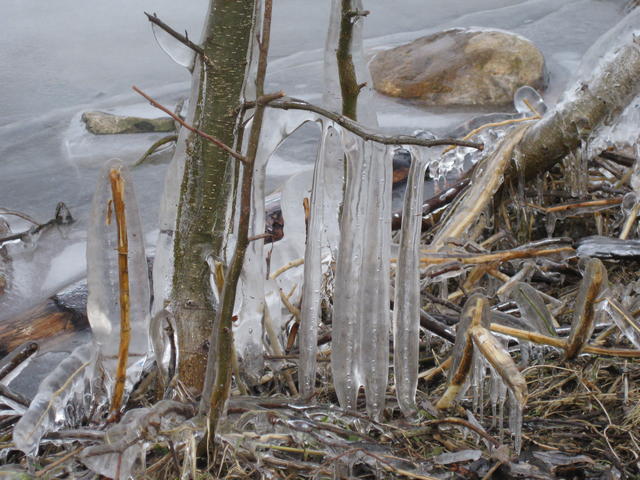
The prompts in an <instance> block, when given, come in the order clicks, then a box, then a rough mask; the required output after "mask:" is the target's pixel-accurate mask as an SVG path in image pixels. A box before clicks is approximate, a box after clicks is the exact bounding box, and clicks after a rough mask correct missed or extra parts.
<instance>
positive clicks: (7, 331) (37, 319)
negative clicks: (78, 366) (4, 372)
mask: <svg viewBox="0 0 640 480" xmlns="http://www.w3.org/2000/svg"><path fill="white" fill-rule="evenodd" d="M85 291H86V285H85ZM87 328H89V321H88V320H87V314H86V296H85V303H84V304H83V303H82V302H78V303H77V308H76V307H70V306H68V305H66V304H65V303H64V302H63V301H61V300H60V297H58V296H54V297H51V298H48V299H47V300H45V301H44V302H43V303H41V304H39V305H36V306H35V307H33V308H30V309H29V310H27V311H26V312H23V313H21V314H20V315H18V316H16V317H12V318H11V319H9V320H6V321H4V322H2V323H1V324H0V357H4V356H6V355H8V354H9V353H11V352H12V351H13V350H14V349H15V348H17V347H18V346H20V345H22V344H23V343H25V342H39V343H40V342H45V341H47V342H48V341H51V340H52V339H55V340H56V341H57V340H63V339H65V338H71V337H72V336H73V335H75V334H76V333H77V332H79V331H82V330H85V329H87Z"/></svg>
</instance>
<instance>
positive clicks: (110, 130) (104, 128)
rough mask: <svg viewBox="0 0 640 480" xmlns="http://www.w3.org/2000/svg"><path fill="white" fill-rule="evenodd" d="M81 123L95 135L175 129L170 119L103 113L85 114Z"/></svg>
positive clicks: (171, 130)
mask: <svg viewBox="0 0 640 480" xmlns="http://www.w3.org/2000/svg"><path fill="white" fill-rule="evenodd" d="M82 121H83V122H84V123H85V124H86V125H87V130H89V131H90V132H91V133H93V134H95V135H114V134H119V133H149V132H173V131H175V129H176V127H175V124H174V123H173V119H172V118H170V117H159V118H142V117H126V116H120V115H113V114H111V113H104V112H85V113H83V114H82Z"/></svg>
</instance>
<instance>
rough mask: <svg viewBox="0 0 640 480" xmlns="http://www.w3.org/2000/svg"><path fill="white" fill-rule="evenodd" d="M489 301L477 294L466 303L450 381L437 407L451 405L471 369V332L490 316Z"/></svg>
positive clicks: (455, 347) (443, 408)
mask: <svg viewBox="0 0 640 480" xmlns="http://www.w3.org/2000/svg"><path fill="white" fill-rule="evenodd" d="M488 311H489V302H488V301H487V299H486V297H484V296H483V295H480V294H475V295H472V296H471V297H469V300H467V302H466V303H465V304H464V308H463V310H462V313H461V315H460V322H459V323H458V326H457V331H456V343H455V345H454V347H453V353H452V358H453V363H452V365H451V368H450V369H449V382H448V385H447V390H446V391H445V392H444V394H443V395H442V397H441V398H440V400H439V401H438V403H437V404H436V407H437V408H439V409H442V410H445V409H447V408H449V407H450V406H451V404H452V403H453V401H454V400H455V398H456V396H457V395H458V392H460V390H461V389H462V386H463V385H464V382H465V380H466V379H467V377H468V376H469V372H470V371H471V364H472V362H473V341H472V338H471V332H472V330H473V327H475V326H482V323H483V317H485V323H486V318H487V317H488Z"/></svg>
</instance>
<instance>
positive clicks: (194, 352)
mask: <svg viewBox="0 0 640 480" xmlns="http://www.w3.org/2000/svg"><path fill="white" fill-rule="evenodd" d="M256 1H257V0H249V1H229V0H211V3H210V7H209V13H208V18H207V22H206V26H205V30H204V39H203V42H202V47H203V51H204V58H201V59H200V61H198V62H197V63H196V67H195V68H196V69H199V72H194V80H193V85H192V94H191V100H190V101H191V107H190V110H192V112H193V118H192V119H191V124H192V125H193V126H194V127H196V128H198V129H200V130H202V131H205V132H207V133H208V134H209V135H211V136H213V137H215V138H217V139H219V140H220V141H221V142H223V143H224V144H226V145H230V146H233V145H235V143H236V142H235V133H236V132H235V129H236V114H235V113H234V111H235V109H236V107H237V106H238V104H239V102H240V98H241V95H242V89H243V86H244V82H245V74H246V71H247V58H248V52H249V49H250V48H251V46H252V32H253V23H254V11H255V4H256ZM194 106H195V108H193V107H194ZM184 138H185V139H184V140H183V136H181V140H182V141H184V142H185V145H184V148H185V149H186V150H185V152H186V154H185V155H186V158H185V164H184V174H183V177H182V184H181V187H180V195H179V203H178V205H179V206H178V212H177V219H176V229H175V233H174V235H175V238H174V244H173V254H174V260H173V290H172V293H171V295H170V303H171V307H170V308H171V312H172V315H173V318H174V322H175V329H176V337H177V338H176V339H177V348H178V353H179V356H178V365H177V374H178V377H179V379H180V381H181V382H182V383H183V384H184V385H185V386H187V387H188V388H190V389H191V390H194V391H195V392H200V391H201V390H202V382H203V377H204V372H205V367H206V363H207V352H208V349H209V346H208V338H209V335H210V333H211V328H212V324H213V320H214V317H215V312H214V309H213V305H212V302H211V288H210V285H209V267H208V265H207V263H206V258H207V256H213V258H216V259H220V258H222V257H223V255H222V249H223V246H224V245H223V243H224V237H225V232H226V231H228V225H227V224H228V223H229V222H230V218H229V213H228V212H229V211H230V209H229V205H230V204H231V202H233V201H234V200H233V197H234V185H235V181H236V180H235V163H236V160H234V159H232V158H231V157H230V156H229V154H228V153H226V152H224V151H223V150H221V149H220V148H219V147H217V146H215V145H213V144H211V143H210V142H207V141H206V140H203V139H202V138H201V137H199V136H198V135H195V134H189V135H184ZM180 150H181V148H180V146H178V148H177V149H176V151H177V152H178V151H180Z"/></svg>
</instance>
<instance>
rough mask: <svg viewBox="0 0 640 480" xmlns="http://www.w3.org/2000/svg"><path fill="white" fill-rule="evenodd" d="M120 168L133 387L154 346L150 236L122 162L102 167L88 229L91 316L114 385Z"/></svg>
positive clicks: (108, 384)
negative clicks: (115, 180)
mask: <svg viewBox="0 0 640 480" xmlns="http://www.w3.org/2000/svg"><path fill="white" fill-rule="evenodd" d="M113 169H116V170H119V172H120V175H121V176H122V179H123V181H124V193H125V198H124V203H125V207H124V210H125V217H126V225H127V239H128V244H129V245H128V252H127V263H128V269H129V320H130V324H131V341H130V344H129V360H128V363H127V383H126V385H127V389H130V388H131V387H132V385H133V383H135V382H136V381H137V379H138V377H139V375H140V373H141V371H142V365H143V363H144V360H145V358H146V356H147V351H148V348H149V343H148V333H149V303H150V299H151V296H150V291H149V270H148V267H147V259H146V256H145V253H144V237H143V234H142V225H141V223H140V216H139V215H138V206H137V203H136V198H135V194H134V192H133V183H132V181H131V177H130V176H129V172H128V170H127V169H126V167H125V166H124V165H122V163H121V162H120V161H118V160H113V161H111V162H109V163H108V164H107V165H106V166H105V168H104V169H103V170H102V173H101V175H100V177H99V178H100V180H99V182H98V188H97V190H96V193H95V195H94V197H93V204H92V213H91V222H90V225H89V229H88V232H87V287H88V290H89V294H88V298H87V316H88V317H89V323H90V324H91V330H92V332H93V338H94V340H95V342H96V343H97V345H98V348H99V353H100V357H101V359H102V362H103V367H104V371H105V373H106V375H107V378H106V387H107V389H110V388H111V386H112V385H111V384H112V382H113V379H114V375H115V368H116V364H117V361H118V348H119V343H120V285H119V274H118V248H117V247H118V244H117V236H116V230H117V227H116V222H115V218H113V215H112V211H111V210H112V207H111V205H112V203H111V198H112V196H111V185H110V183H109V173H110V172H111V171H112V170H113Z"/></svg>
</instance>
